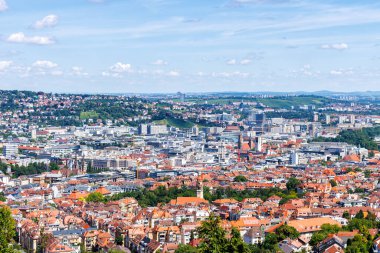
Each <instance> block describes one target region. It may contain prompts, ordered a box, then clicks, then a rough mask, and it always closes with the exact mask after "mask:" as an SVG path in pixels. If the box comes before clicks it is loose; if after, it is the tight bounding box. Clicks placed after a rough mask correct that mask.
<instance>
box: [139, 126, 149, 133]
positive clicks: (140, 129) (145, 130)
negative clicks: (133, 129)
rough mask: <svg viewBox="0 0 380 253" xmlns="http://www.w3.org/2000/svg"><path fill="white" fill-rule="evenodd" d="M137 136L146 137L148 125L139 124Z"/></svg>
mask: <svg viewBox="0 0 380 253" xmlns="http://www.w3.org/2000/svg"><path fill="white" fill-rule="evenodd" d="M138 132H139V135H147V134H148V125H147V124H140V125H139V129H138Z"/></svg>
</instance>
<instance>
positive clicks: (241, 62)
mask: <svg viewBox="0 0 380 253" xmlns="http://www.w3.org/2000/svg"><path fill="white" fill-rule="evenodd" d="M251 62H252V61H251V60H250V59H243V60H241V61H240V64H241V65H248V64H250V63H251Z"/></svg>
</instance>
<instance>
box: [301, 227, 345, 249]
mask: <svg viewBox="0 0 380 253" xmlns="http://www.w3.org/2000/svg"><path fill="white" fill-rule="evenodd" d="M339 230H340V227H339V226H338V225H331V224H322V226H321V230H320V231H317V232H315V233H314V234H313V235H312V236H311V240H310V242H309V243H310V245H311V246H315V245H317V244H318V243H320V242H321V241H323V240H324V239H325V238H326V237H327V236H328V235H329V234H336V233H338V232H339Z"/></svg>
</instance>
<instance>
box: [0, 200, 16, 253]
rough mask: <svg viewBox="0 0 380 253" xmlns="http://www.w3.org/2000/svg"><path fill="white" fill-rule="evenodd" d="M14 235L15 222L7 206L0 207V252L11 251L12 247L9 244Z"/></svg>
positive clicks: (12, 250)
mask: <svg viewBox="0 0 380 253" xmlns="http://www.w3.org/2000/svg"><path fill="white" fill-rule="evenodd" d="M15 235H16V222H15V220H14V219H13V218H12V213H11V209H10V208H9V207H5V206H4V207H1V208H0V252H5V253H12V252H14V249H13V247H12V246H11V245H10V244H11V243H12V242H13V238H14V237H15Z"/></svg>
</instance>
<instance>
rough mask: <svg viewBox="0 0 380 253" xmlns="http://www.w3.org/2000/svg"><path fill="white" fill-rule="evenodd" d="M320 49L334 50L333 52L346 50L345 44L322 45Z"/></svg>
mask: <svg viewBox="0 0 380 253" xmlns="http://www.w3.org/2000/svg"><path fill="white" fill-rule="evenodd" d="M321 48H322V49H335V50H344V49H348V45H347V44H346V43H337V44H324V45H322V46H321Z"/></svg>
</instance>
